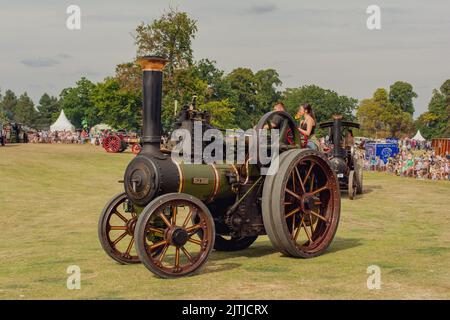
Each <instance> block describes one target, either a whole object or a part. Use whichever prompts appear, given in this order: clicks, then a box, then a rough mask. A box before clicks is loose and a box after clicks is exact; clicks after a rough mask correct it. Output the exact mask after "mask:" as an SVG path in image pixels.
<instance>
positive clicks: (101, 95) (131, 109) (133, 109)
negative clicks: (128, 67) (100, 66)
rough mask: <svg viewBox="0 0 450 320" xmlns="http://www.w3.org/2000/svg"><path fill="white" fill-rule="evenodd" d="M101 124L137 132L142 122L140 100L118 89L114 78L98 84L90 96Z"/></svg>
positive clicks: (128, 92)
mask: <svg viewBox="0 0 450 320" xmlns="http://www.w3.org/2000/svg"><path fill="white" fill-rule="evenodd" d="M91 98H92V102H93V103H94V104H95V105H96V107H97V108H98V117H99V118H100V119H102V122H104V123H106V124H108V125H110V126H111V127H113V128H117V129H127V130H133V131H139V128H140V123H141V122H142V112H141V111H142V99H141V97H140V95H137V94H135V93H133V92H132V91H129V90H124V89H122V88H121V87H120V84H119V82H118V81H117V79H115V78H107V79H105V81H104V82H101V83H98V84H97V85H96V86H95V88H94V90H93V91H92V94H91Z"/></svg>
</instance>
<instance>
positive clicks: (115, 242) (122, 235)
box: [113, 232, 128, 246]
mask: <svg viewBox="0 0 450 320" xmlns="http://www.w3.org/2000/svg"><path fill="white" fill-rule="evenodd" d="M127 234H128V233H127V232H124V233H122V234H121V235H120V236H119V237H118V238H117V239H116V240H114V242H113V245H114V246H115V245H116V244H118V243H119V241H120V240H122V239H123V238H125V236H126V235H127Z"/></svg>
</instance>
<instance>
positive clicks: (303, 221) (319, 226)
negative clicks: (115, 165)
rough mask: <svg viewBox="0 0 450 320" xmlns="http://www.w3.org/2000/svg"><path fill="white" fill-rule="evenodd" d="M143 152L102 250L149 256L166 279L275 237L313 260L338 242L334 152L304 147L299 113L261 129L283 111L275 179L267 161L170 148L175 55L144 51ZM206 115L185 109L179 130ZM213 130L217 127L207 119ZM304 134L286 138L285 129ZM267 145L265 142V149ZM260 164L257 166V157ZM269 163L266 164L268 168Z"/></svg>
mask: <svg viewBox="0 0 450 320" xmlns="http://www.w3.org/2000/svg"><path fill="white" fill-rule="evenodd" d="M140 64H141V66H142V68H143V137H142V139H141V143H142V150H141V151H140V153H139V154H138V156H136V157H135V158H134V159H133V160H132V161H131V162H130V163H129V165H128V167H127V169H126V171H125V176H124V182H123V183H124V189H125V192H124V193H121V194H118V195H116V196H115V197H113V198H112V199H111V200H110V201H109V202H108V203H107V204H106V206H105V208H104V209H103V212H102V214H101V216H100V220H99V229H98V231H99V238H100V241H101V244H102V247H103V249H104V250H105V251H106V253H107V254H108V255H109V256H110V257H111V258H112V259H114V260H116V261H118V262H120V263H123V264H129V263H139V262H142V263H143V264H144V265H145V266H146V267H147V268H148V269H149V270H150V271H152V272H153V273H155V274H156V275H158V276H160V277H163V278H176V277H181V276H186V275H190V274H193V273H194V272H197V271H198V270H199V269H200V268H201V267H202V266H203V265H204V264H205V262H206V261H207V259H208V257H209V255H210V253H211V251H212V249H213V248H215V249H216V250H221V251H236V250H242V249H245V248H247V247H249V246H250V245H251V244H252V243H253V242H254V241H255V240H256V238H257V237H258V236H260V235H265V234H267V235H268V236H269V238H270V241H271V243H272V245H273V246H274V247H275V249H276V250H278V251H280V252H282V253H283V254H285V255H288V256H292V257H301V258H311V257H315V256H317V255H320V254H322V253H323V252H324V251H325V250H326V248H327V247H328V246H329V244H330V243H331V241H332V239H333V237H334V235H335V233H336V229H337V226H338V222H339V215H340V194H339V183H338V181H337V179H336V176H335V173H334V171H333V169H332V167H331V164H330V162H329V160H328V159H327V158H326V156H325V155H324V154H322V153H320V152H318V151H315V150H309V149H301V148H300V138H299V136H298V133H297V132H298V131H297V130H296V127H295V123H294V121H293V119H292V118H291V117H290V116H289V115H288V114H287V113H284V112H269V113H267V114H265V115H264V116H263V117H262V118H261V119H260V121H259V122H258V124H257V126H256V128H255V129H256V132H264V131H263V130H261V131H260V130H259V129H263V128H269V129H270V128H271V123H272V122H273V121H272V118H273V117H274V116H277V117H282V119H283V121H282V126H281V128H280V129H279V130H280V137H281V138H280V150H279V152H280V154H279V156H278V157H277V158H276V159H275V160H272V164H270V165H274V164H278V165H279V167H278V171H277V173H276V174H275V175H268V176H264V175H261V169H262V168H263V167H264V164H263V163H262V161H260V159H256V161H252V163H250V161H249V160H250V157H249V154H247V155H246V157H245V159H246V161H245V163H243V164H237V163H235V164H225V163H224V164H206V163H204V162H203V163H202V164H187V163H184V162H177V161H175V160H174V159H172V157H171V156H170V154H169V152H167V150H166V149H161V98H162V70H163V68H164V66H165V64H166V60H164V59H162V58H159V57H144V58H142V59H141V60H140ZM198 115H199V114H198V112H197V111H196V110H195V109H193V110H187V109H185V110H184V111H183V112H182V116H181V117H180V119H179V122H178V126H179V127H185V128H186V127H189V124H192V121H193V120H194V119H197V120H198ZM203 120H204V124H205V128H207V127H210V125H209V123H208V117H203ZM288 131H290V132H295V135H294V136H293V137H292V134H291V137H290V138H289V139H287V135H286V133H287V132H288ZM263 147H264V146H263ZM254 162H256V163H254ZM266 166H267V165H266Z"/></svg>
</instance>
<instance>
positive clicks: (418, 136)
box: [412, 130, 425, 141]
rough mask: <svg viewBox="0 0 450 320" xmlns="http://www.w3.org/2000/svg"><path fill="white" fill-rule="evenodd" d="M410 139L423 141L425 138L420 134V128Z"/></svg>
mask: <svg viewBox="0 0 450 320" xmlns="http://www.w3.org/2000/svg"><path fill="white" fill-rule="evenodd" d="M412 140H416V141H425V138H424V137H422V135H421V134H420V130H417V133H416V135H415V136H414V137H413V138H412Z"/></svg>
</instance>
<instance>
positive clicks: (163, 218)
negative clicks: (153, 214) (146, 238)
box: [159, 212, 171, 227]
mask: <svg viewBox="0 0 450 320" xmlns="http://www.w3.org/2000/svg"><path fill="white" fill-rule="evenodd" d="M159 217H160V218H161V219H162V220H163V221H164V223H165V224H166V226H168V227H170V226H171V224H170V221H169V220H167V217H166V216H165V215H164V213H162V212H160V213H159Z"/></svg>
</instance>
